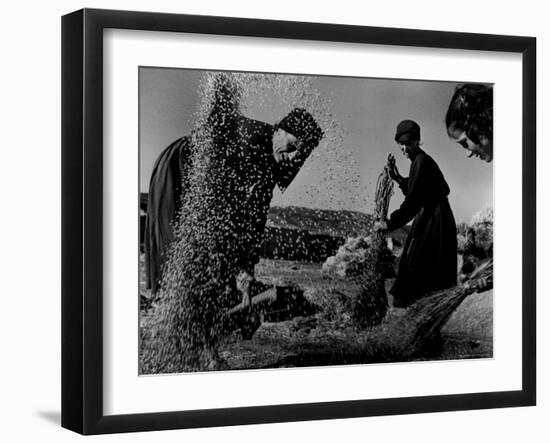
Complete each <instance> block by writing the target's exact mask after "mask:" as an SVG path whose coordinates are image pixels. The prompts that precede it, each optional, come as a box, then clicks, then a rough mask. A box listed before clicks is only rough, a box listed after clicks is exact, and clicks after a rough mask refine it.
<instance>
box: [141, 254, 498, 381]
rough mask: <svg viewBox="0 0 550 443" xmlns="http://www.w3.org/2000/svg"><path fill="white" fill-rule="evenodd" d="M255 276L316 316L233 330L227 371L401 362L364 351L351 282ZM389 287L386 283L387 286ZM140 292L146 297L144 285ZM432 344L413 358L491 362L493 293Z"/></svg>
mask: <svg viewBox="0 0 550 443" xmlns="http://www.w3.org/2000/svg"><path fill="white" fill-rule="evenodd" d="M141 275H143V273H142V274H141ZM256 277H257V278H258V279H259V280H261V281H264V282H266V283H269V284H274V285H285V284H288V283H293V284H297V285H299V286H300V287H302V288H303V289H304V296H305V297H306V299H307V300H308V301H310V302H311V303H312V304H313V305H315V307H316V308H317V312H316V313H315V314H314V315H310V316H307V317H295V318H292V319H290V320H287V321H282V322H276V323H275V322H273V323H270V322H265V323H263V324H262V325H261V326H260V327H259V329H258V330H257V331H256V333H255V334H254V335H253V337H252V339H250V340H244V339H243V338H242V336H241V333H240V331H239V330H236V331H235V332H233V333H232V334H231V335H230V336H229V337H228V339H227V340H226V342H225V343H224V344H223V346H222V348H221V350H220V351H221V352H220V353H221V356H222V357H223V358H224V360H225V361H226V362H227V363H228V365H229V367H230V368H231V369H252V368H274V367H293V366H323V365H340V364H352V363H353V364H358V363H373V362H391V361H403V360H402V359H401V360H399V359H398V360H396V358H395V356H393V355H391V354H386V353H384V352H376V351H373V352H365V351H364V350H365V349H367V348H368V345H369V332H368V331H357V330H356V329H355V327H354V325H353V323H352V321H351V318H350V315H349V312H350V307H351V299H352V297H353V294H354V293H355V292H356V291H357V290H358V288H357V287H356V286H355V285H354V284H353V283H351V282H350V281H349V280H347V279H342V278H327V277H324V276H323V275H322V273H321V265H320V264H315V263H299V262H293V261H286V260H266V259H262V260H261V262H260V263H259V265H258V266H257V267H256ZM390 285H391V281H389V280H388V281H387V286H388V287H389V286H390ZM141 288H142V294H144V295H145V296H146V297H147V296H148V294H147V292H146V291H145V289H144V286H143V282H142V286H141ZM389 302H390V310H389V312H388V316H389V317H391V316H401V315H405V314H406V312H405V310H404V309H393V308H392V307H391V303H392V300H391V296H390V297H389ZM142 317H143V316H142ZM142 326H143V323H142ZM142 332H143V331H142ZM435 342H436V344H435V345H434V346H431V347H430V349H429V350H428V351H427V354H424V355H419V356H418V357H417V358H413V359H418V360H427V359H428V360H441V359H444V360H447V359H466V358H490V357H492V352H493V294H492V291H487V292H484V293H482V294H472V295H470V296H468V297H467V298H466V299H465V300H464V301H463V302H462V303H461V305H460V306H459V307H458V308H457V309H456V310H455V312H454V313H453V314H452V315H451V317H450V318H449V320H448V321H447V323H446V324H445V325H444V326H443V328H442V330H441V335H440V337H436V340H435ZM145 372H147V371H145Z"/></svg>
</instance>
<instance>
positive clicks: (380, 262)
mask: <svg viewBox="0 0 550 443" xmlns="http://www.w3.org/2000/svg"><path fill="white" fill-rule="evenodd" d="M390 161H391V159H390V158H388V164H387V165H386V166H385V167H384V169H383V171H382V172H381V173H380V175H379V176H378V181H377V183H376V194H375V217H376V219H377V220H385V219H386V217H387V216H388V208H389V205H390V198H391V196H392V194H393V181H392V179H391V177H390V174H389V171H388V167H389V166H390V165H389V162H390ZM371 238H372V243H371V247H370V248H369V251H368V256H367V260H366V261H365V267H364V269H363V272H362V273H360V275H359V276H358V277H356V280H357V281H358V283H359V285H360V288H361V289H360V292H359V294H358V295H357V297H356V299H355V301H354V306H353V319H354V321H355V324H356V325H357V326H358V327H359V328H368V327H373V326H376V325H378V324H380V323H381V322H382V320H383V319H384V317H385V316H386V312H387V310H388V297H387V295H386V289H385V285H384V280H385V276H384V269H385V268H386V266H385V263H384V258H386V257H387V253H386V242H385V235H384V233H383V232H373V233H372V237H371Z"/></svg>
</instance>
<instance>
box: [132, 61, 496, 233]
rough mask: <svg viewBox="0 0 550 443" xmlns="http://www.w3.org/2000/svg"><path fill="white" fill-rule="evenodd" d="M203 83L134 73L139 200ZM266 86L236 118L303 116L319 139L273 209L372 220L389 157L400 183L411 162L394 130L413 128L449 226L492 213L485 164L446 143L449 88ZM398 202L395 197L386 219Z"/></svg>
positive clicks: (326, 80) (378, 83)
mask: <svg viewBox="0 0 550 443" xmlns="http://www.w3.org/2000/svg"><path fill="white" fill-rule="evenodd" d="M203 76H204V71H198V70H186V69H171V68H149V67H142V68H140V71H139V94H140V96H139V100H140V101H139V103H140V115H139V123H140V124H139V131H140V134H139V136H140V137H139V139H140V142H139V143H140V146H139V148H140V191H141V192H147V191H148V187H149V178H150V174H151V171H152V168H153V164H154V162H155V160H156V158H157V157H158V156H159V154H160V153H161V152H162V150H163V149H165V148H166V147H167V146H168V145H169V144H170V143H171V142H173V141H174V140H176V139H178V138H179V137H182V136H184V135H186V134H188V133H189V132H190V130H191V129H192V127H193V123H194V113H195V112H196V110H197V108H198V105H199V101H200V97H199V84H200V82H201V79H202V78H203ZM273 76H275V74H273ZM269 79H270V80H273V81H267V82H260V83H259V84H258V83H257V82H256V83H254V85H253V86H251V87H250V88H249V90H247V91H248V96H246V97H245V98H244V99H243V104H242V108H241V109H242V112H243V114H244V115H245V116H247V117H250V118H254V119H257V120H262V121H266V122H268V123H275V122H276V121H278V120H279V119H281V118H282V117H283V116H284V115H285V114H286V113H287V112H288V111H290V109H291V108H292V107H294V106H303V107H305V108H306V109H308V111H310V112H312V114H313V115H314V116H315V117H316V118H317V119H318V122H319V123H320V124H321V126H322V127H323V129H324V130H325V137H324V138H323V140H322V141H321V143H320V145H319V146H318V147H317V148H316V149H315V150H314V152H313V154H312V155H311V156H310V158H309V159H308V160H307V162H306V164H305V165H304V167H303V168H302V170H301V171H300V173H299V174H298V176H297V177H296V178H295V180H294V181H293V183H292V184H291V185H290V186H289V188H288V189H287V190H286V191H285V192H284V193H281V192H280V191H278V190H276V192H275V193H274V197H273V200H272V205H277V206H287V205H296V206H307V207H312V208H321V209H349V210H358V211H362V212H372V208H373V205H374V191H375V185H376V180H377V177H378V175H379V174H380V172H381V171H382V169H383V167H384V164H385V162H386V157H387V154H388V153H390V152H391V153H393V154H394V155H395V157H396V159H397V166H398V168H399V171H400V173H401V175H404V176H407V175H408V171H409V167H410V161H409V160H407V159H406V158H404V157H403V156H402V154H401V152H400V150H399V147H398V146H397V144H396V143H395V141H394V135H395V128H396V126H397V124H398V123H399V122H400V121H401V120H404V119H412V120H415V121H416V122H417V123H418V124H419V125H420V127H421V138H422V143H423V149H424V150H425V151H426V152H427V153H428V154H429V155H431V156H432V157H433V158H434V160H435V161H436V162H437V164H438V165H439V167H440V169H441V171H442V172H443V175H444V177H445V179H446V180H447V183H448V184H449V187H450V189H451V194H450V196H449V201H450V204H451V207H452V209H453V213H454V215H455V218H456V220H457V222H462V221H466V222H468V221H469V220H470V219H471V217H472V216H473V215H474V214H476V213H477V212H479V211H481V210H483V209H485V208H487V207H492V205H493V168H492V164H490V163H485V162H482V161H480V160H479V159H474V158H467V157H466V154H467V152H466V151H465V150H464V149H462V148H461V147H460V146H459V145H458V144H456V143H455V142H453V141H451V140H450V139H449V138H448V136H447V132H446V128H445V124H444V119H445V112H446V110H447V107H448V104H449V101H450V99H451V96H452V94H453V91H454V89H455V87H456V86H457V84H458V83H453V82H433V81H430V82H427V81H417V80H414V81H411V80H400V79H373V78H350V77H329V76H321V77H311V76H309V77H303V76H291V75H282V74H276V77H271V76H270V77H269ZM497 149H498V148H497ZM402 201H403V195H402V194H401V192H400V191H399V189H398V188H397V187H396V189H395V195H394V196H393V197H392V200H391V205H390V211H391V210H393V209H396V208H397V207H398V206H399V204H401V202H402Z"/></svg>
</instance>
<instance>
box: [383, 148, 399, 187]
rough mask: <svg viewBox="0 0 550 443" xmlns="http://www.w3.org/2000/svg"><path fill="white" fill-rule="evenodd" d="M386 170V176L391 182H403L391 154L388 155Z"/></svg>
mask: <svg viewBox="0 0 550 443" xmlns="http://www.w3.org/2000/svg"><path fill="white" fill-rule="evenodd" d="M386 169H387V171H388V174H389V175H390V178H391V179H392V180H393V181H396V182H397V183H400V182H401V180H403V177H402V176H401V174H400V173H399V170H398V169H397V165H396V164H395V157H394V156H393V154H391V153H390V154H388V160H387V165H386Z"/></svg>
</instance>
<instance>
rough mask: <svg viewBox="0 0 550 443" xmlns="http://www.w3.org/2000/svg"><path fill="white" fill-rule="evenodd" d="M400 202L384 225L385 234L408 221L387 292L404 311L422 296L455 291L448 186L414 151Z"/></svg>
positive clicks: (423, 155)
mask: <svg viewBox="0 0 550 443" xmlns="http://www.w3.org/2000/svg"><path fill="white" fill-rule="evenodd" d="M400 188H401V190H402V191H403V193H404V194H405V201H404V202H403V203H402V204H401V207H400V208H399V209H397V210H396V211H394V212H393V213H392V214H391V216H390V218H389V220H388V229H389V230H390V231H392V230H395V229H397V228H400V227H402V226H404V225H405V224H407V223H408V222H409V221H410V220H412V219H413V218H414V222H413V224H412V227H411V230H410V233H409V235H408V237H407V240H406V242H405V247H404V248H403V253H402V255H401V260H400V262H399V270H398V273H397V278H396V280H395V283H394V285H393V287H392V289H391V291H390V292H391V293H392V294H393V296H394V306H401V307H405V306H408V305H409V304H411V303H412V302H414V301H415V300H417V299H418V298H420V297H422V296H423V295H424V294H426V293H428V292H431V291H435V290H438V289H445V288H449V287H452V286H455V285H456V281H457V242H456V224H455V219H454V216H453V212H452V210H451V207H450V205H449V201H448V199H447V196H448V195H449V192H450V191H449V186H448V185H447V182H446V181H445V178H444V177H443V174H442V173H441V170H440V169H439V167H438V166H437V164H436V162H435V161H434V160H433V159H432V158H431V157H430V156H429V155H428V154H426V153H425V152H424V151H422V150H420V151H419V153H418V154H417V155H416V157H415V158H414V160H413V161H412V163H411V169H410V172H409V177H408V178H406V179H404V180H403V181H402V182H401V183H400Z"/></svg>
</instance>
